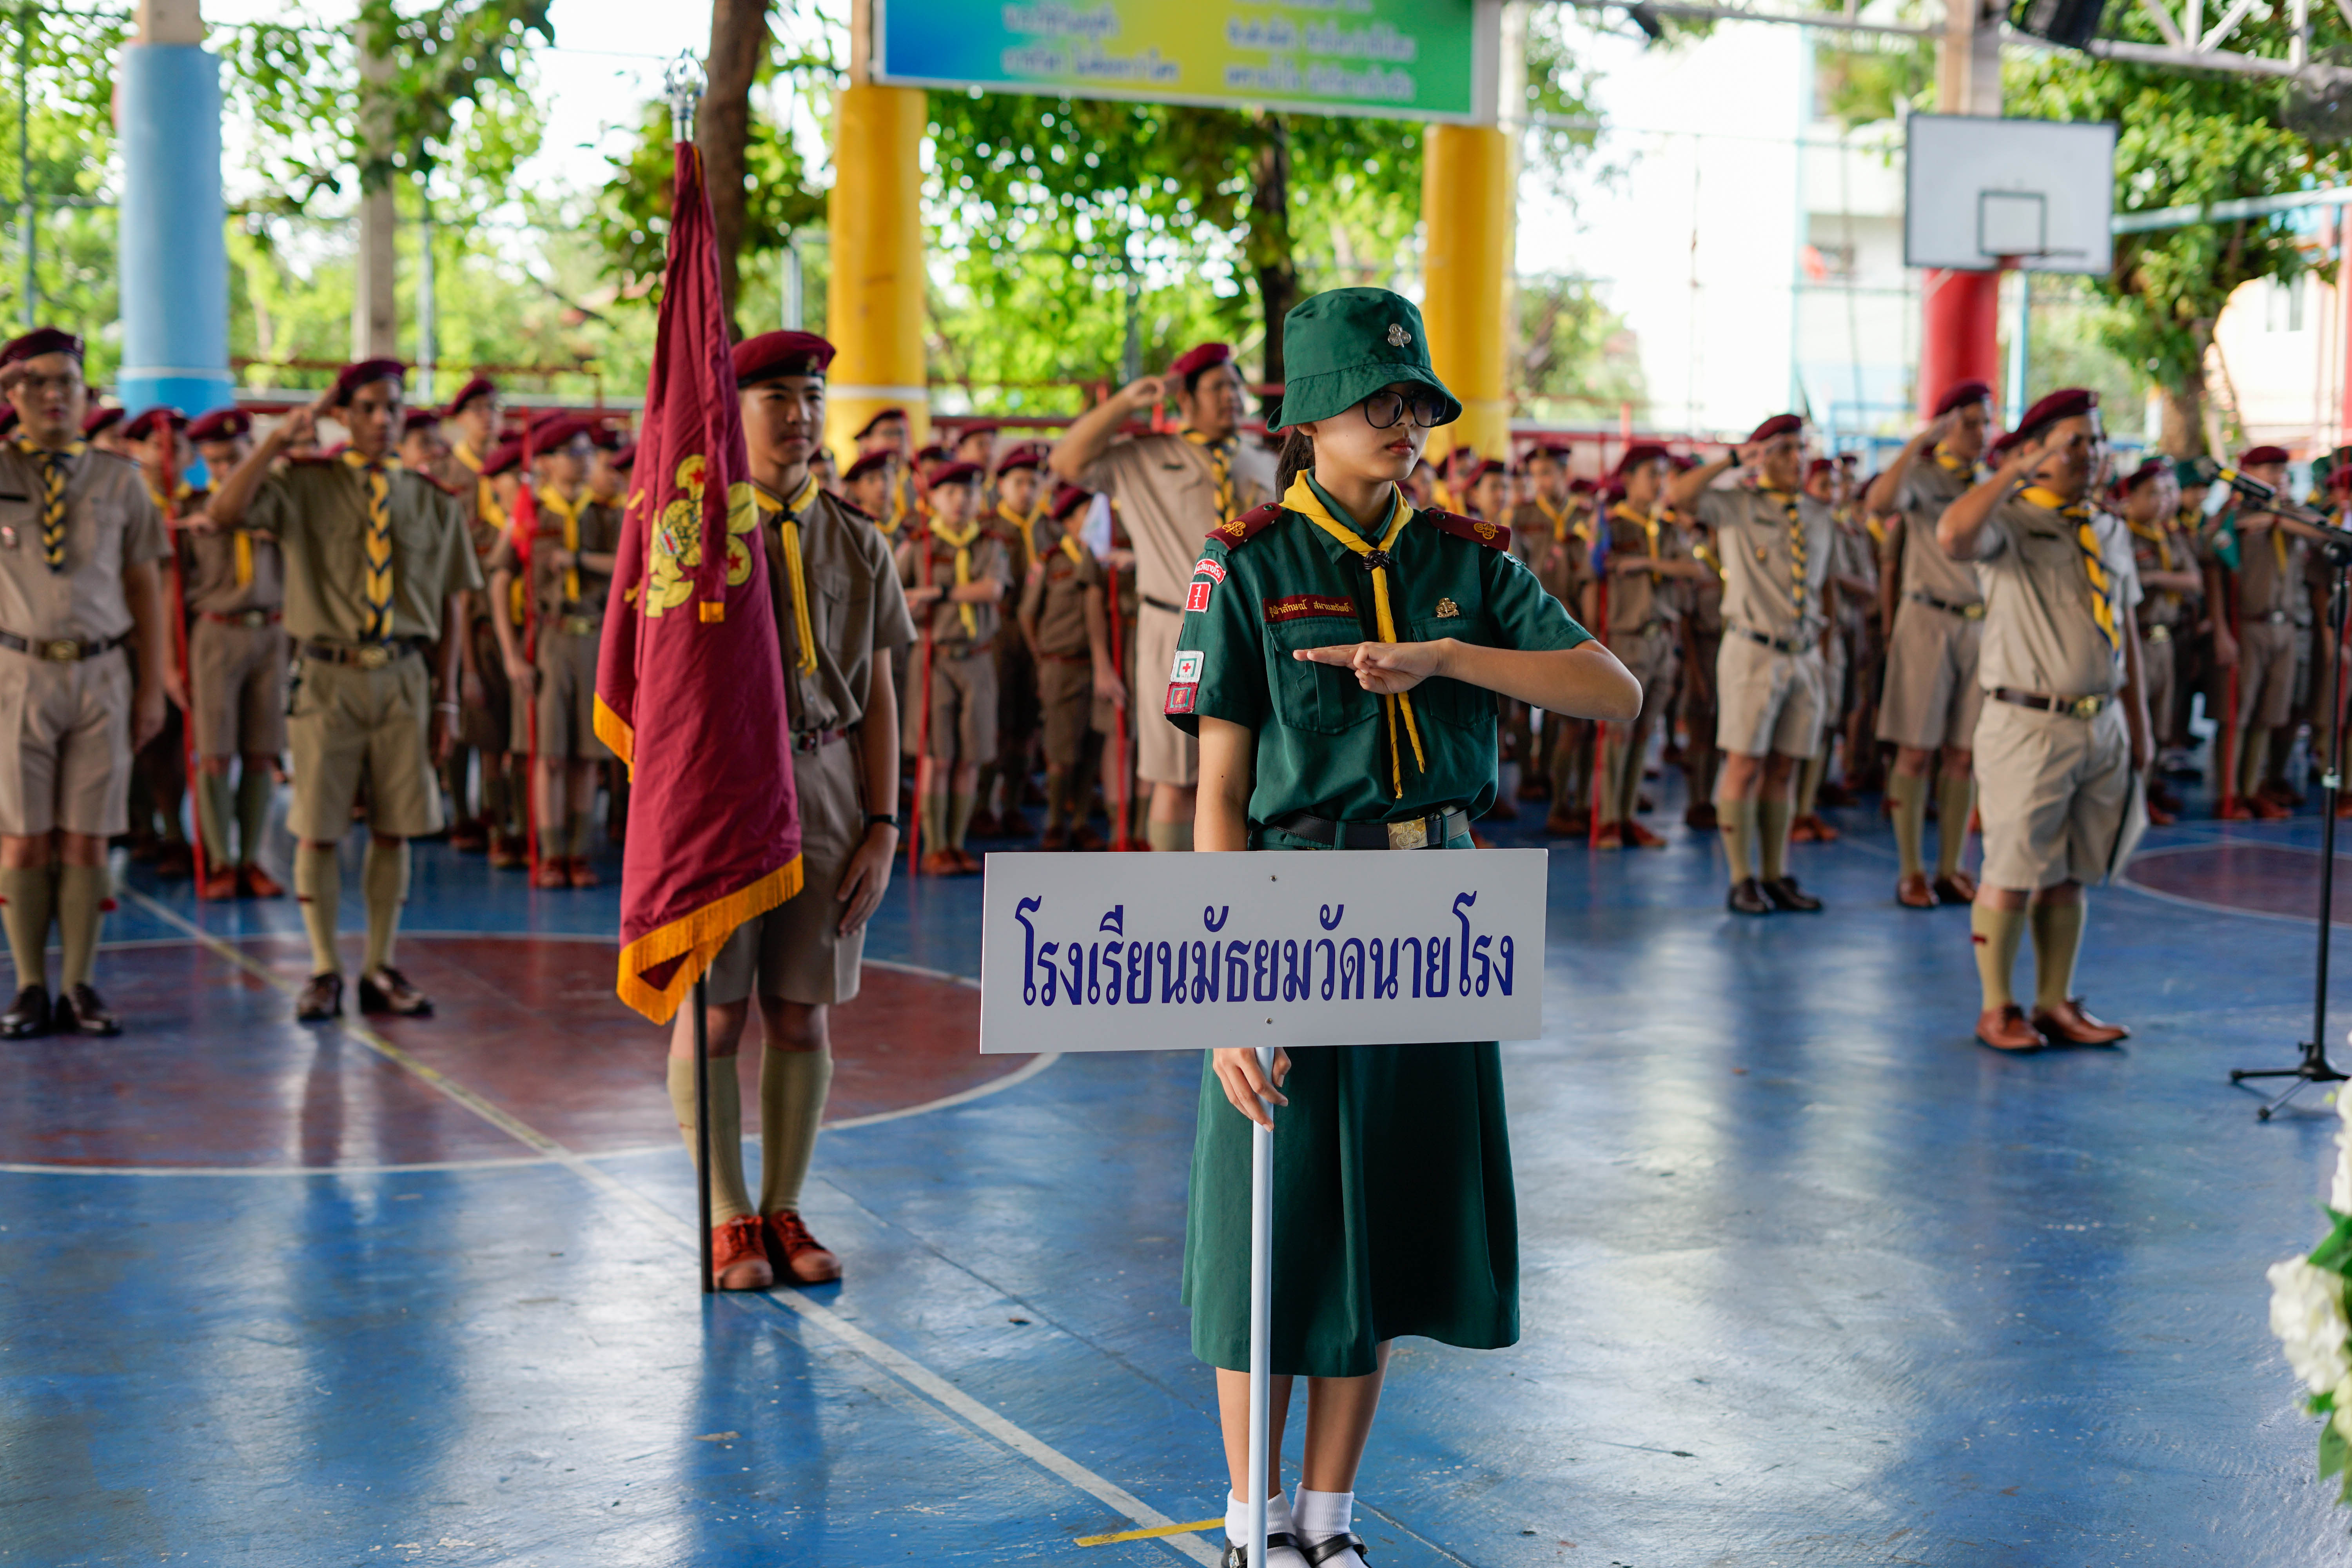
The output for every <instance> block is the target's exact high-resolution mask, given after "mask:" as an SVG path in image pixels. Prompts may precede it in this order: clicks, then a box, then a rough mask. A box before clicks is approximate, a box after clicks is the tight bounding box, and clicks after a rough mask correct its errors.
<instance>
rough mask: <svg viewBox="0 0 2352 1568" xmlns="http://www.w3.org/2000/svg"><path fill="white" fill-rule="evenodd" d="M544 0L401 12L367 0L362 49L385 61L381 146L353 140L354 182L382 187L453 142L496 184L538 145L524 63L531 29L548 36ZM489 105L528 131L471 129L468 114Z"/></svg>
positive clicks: (473, 2) (445, 4)
mask: <svg viewBox="0 0 2352 1568" xmlns="http://www.w3.org/2000/svg"><path fill="white" fill-rule="evenodd" d="M548 4H549V0H441V3H440V4H439V5H434V6H432V7H430V8H429V9H427V10H424V11H420V12H417V13H415V15H413V16H404V15H403V14H402V13H401V11H400V10H399V9H398V8H397V7H396V6H395V5H394V4H393V0H366V4H365V5H363V6H362V9H361V13H360V25H361V26H362V28H363V29H364V30H365V31H366V33H367V35H368V44H369V47H370V48H371V49H372V50H373V52H374V53H375V54H376V55H377V56H378V57H379V58H385V59H388V60H390V61H391V62H392V74H391V77H390V79H389V80H387V81H386V82H384V83H383V88H382V89H381V93H380V95H379V96H378V97H377V99H376V101H378V102H380V103H381V104H382V105H383V110H384V117H385V123H384V127H383V129H384V131H385V132H386V134H385V137H384V142H383V147H382V148H381V149H378V150H375V151H374V152H370V151H368V150H367V149H365V148H360V147H355V148H354V153H355V154H357V156H358V161H359V164H360V173H361V180H362V184H363V185H365V186H366V187H367V188H370V189H374V188H378V187H380V186H382V185H383V184H384V182H385V181H387V180H389V179H390V178H392V176H393V174H394V172H395V171H396V170H398V169H401V168H404V167H405V168H413V169H417V170H420V171H421V170H424V169H428V168H430V167H431V166H432V164H433V163H435V162H436V161H438V160H439V159H440V158H442V157H443V156H445V155H446V153H448V152H449V151H450V150H451V149H453V148H457V147H459V146H460V145H463V146H465V147H466V148H467V151H468V152H470V153H472V154H474V156H473V158H472V159H471V160H470V162H471V163H472V170H471V172H472V173H473V174H475V176H476V177H477V178H478V179H481V180H484V181H486V182H488V184H491V185H492V186H493V188H499V189H503V188H504V187H505V185H506V184H507V181H508V180H509V179H510V177H511V176H512V174H513V173H514V167H515V164H516V163H520V161H521V159H523V158H527V157H529V156H530V154H531V153H533V152H535V151H536V150H537V148H538V144H539V138H538V135H537V132H536V126H537V116H536V115H535V114H532V113H530V98H529V92H528V89H529V87H530V82H529V80H528V75H527V61H528V59H529V48H530V44H529V40H530V37H532V36H534V35H536V36H537V37H539V38H540V39H541V40H542V41H543V42H546V43H553V42H554V41H555V27H554V25H553V24H552V23H551V22H550V21H549V20H548V16H547V12H548ZM480 109H487V110H488V111H489V113H490V115H491V118H492V119H493V120H497V119H499V118H503V117H514V116H517V115H520V118H521V119H522V120H523V121H525V122H526V123H528V124H530V126H531V127H532V130H531V132H530V133H529V134H528V135H527V136H517V135H515V134H513V133H512V131H511V128H509V129H508V130H507V131H505V132H503V133H501V132H499V130H498V129H496V128H492V130H491V133H490V134H489V135H487V136H483V135H475V136H471V137H468V136H467V134H466V132H467V130H468V129H469V128H468V126H467V121H469V120H470V119H471V118H472V112H471V111H473V110H480Z"/></svg>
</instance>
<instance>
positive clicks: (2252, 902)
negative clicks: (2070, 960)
mask: <svg viewBox="0 0 2352 1568" xmlns="http://www.w3.org/2000/svg"><path fill="white" fill-rule="evenodd" d="M2125 880H2126V882H2127V883H2129V884H2130V885H2131V886H2133V887H2137V888H2145V889H2147V890H2148V891H2149V892H2152V893H2167V894H2169V895H2170V896H2172V897H2173V898H2176V899H2188V900H2191V901H2193V902H2196V903H2200V904H2212V905H2215V906H2217V907H2219V908H2221V909H2225V910H2246V911H2248V912H2250V913H2253V914H2264V915H2284V916H2287V917H2288V918H2290V919H2294V920H2310V919H2311V918H2312V917H2313V916H2314V915H2315V914H2316V913H2317V912H2318V910H2319V852H2318V851H2317V850H2315V849H2297V848H2294V847H2289V846H2286V845H2280V844H2246V843H2221V844H2206V845H2200V846H2197V847H2193V848H2187V849H2168V850H2166V851H2164V852H2163V853H2162V854H2158V855H2144V856H2141V857H2140V858H2137V859H2136V860H2134V861H2133V862H2132V863H2131V868H2130V870H2129V871H2128V872H2126V875H2125ZM2334 902H2335V906H2336V907H2335V911H2334V919H2335V920H2336V921H2341V922H2347V923H2352V856H2344V855H2338V856H2337V857H2336V890H2335V899H2334Z"/></svg>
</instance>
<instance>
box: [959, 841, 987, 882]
mask: <svg viewBox="0 0 2352 1568" xmlns="http://www.w3.org/2000/svg"><path fill="white" fill-rule="evenodd" d="M955 858H956V861H957V863H958V864H959V865H961V866H962V868H963V874H964V875H965V876H967V877H977V876H979V875H980V872H981V864H980V857H979V856H977V855H975V854H973V853H972V852H971V850H969V849H967V848H965V847H963V846H962V845H961V844H959V845H957V846H956V847H955Z"/></svg>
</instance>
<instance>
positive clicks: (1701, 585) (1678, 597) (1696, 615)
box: [1675, 513, 1723, 637]
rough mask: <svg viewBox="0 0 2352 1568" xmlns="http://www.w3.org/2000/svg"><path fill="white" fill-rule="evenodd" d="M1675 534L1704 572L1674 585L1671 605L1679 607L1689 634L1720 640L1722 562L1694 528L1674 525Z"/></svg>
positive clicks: (1704, 538) (1721, 629) (1678, 514)
mask: <svg viewBox="0 0 2352 1568" xmlns="http://www.w3.org/2000/svg"><path fill="white" fill-rule="evenodd" d="M1675 515H1676V516H1680V515H1681V514H1680V513H1676V514H1675ZM1675 534H1676V536H1677V537H1679V538H1680V540H1681V541H1682V549H1683V553H1685V555H1687V556H1689V557H1690V558H1691V559H1692V560H1694V561H1696V562H1697V563H1699V564H1700V565H1702V566H1704V567H1706V574H1705V575H1704V576H1699V577H1685V578H1684V579H1683V580H1682V581H1681V582H1679V583H1677V584H1675V603H1676V604H1678V605H1681V606H1682V610H1683V618H1684V619H1685V620H1687V621H1688V622H1690V625H1691V630H1692V631H1694V632H1696V633H1697V634H1698V635H1699V636H1701V637H1720V636H1721V635H1722V633H1723V564H1722V560H1721V558H1720V557H1719V556H1718V555H1717V553H1716V549H1715V545H1714V544H1713V543H1712V542H1709V541H1708V540H1707V539H1706V537H1704V536H1703V535H1702V534H1701V532H1700V531H1699V530H1698V528H1697V527H1696V526H1689V527H1685V526H1682V525H1680V524H1677V525H1676V527H1675Z"/></svg>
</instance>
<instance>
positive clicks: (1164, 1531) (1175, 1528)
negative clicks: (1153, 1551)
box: [1070, 1519, 1225, 1546]
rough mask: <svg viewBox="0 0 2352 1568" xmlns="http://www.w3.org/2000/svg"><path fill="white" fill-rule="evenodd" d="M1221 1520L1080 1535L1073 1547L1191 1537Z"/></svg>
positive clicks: (1218, 1526)
mask: <svg viewBox="0 0 2352 1568" xmlns="http://www.w3.org/2000/svg"><path fill="white" fill-rule="evenodd" d="M1224 1522H1225V1521H1223V1520H1222V1519H1196V1520H1194V1521H1192V1523H1190V1524H1163V1525H1161V1526H1160V1528H1159V1529H1157V1530H1122V1531H1119V1532H1118V1534H1117V1535H1081V1536H1079V1537H1078V1538H1077V1539H1076V1541H1074V1542H1070V1544H1071V1545H1073V1546H1116V1545H1118V1543H1119V1542H1122V1541H1157V1540H1159V1539H1160V1537H1161V1536H1163V1535H1192V1534H1196V1533H1198V1532H1199V1531H1203V1530H1215V1529H1218V1528H1220V1527H1221V1526H1223V1523H1224Z"/></svg>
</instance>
